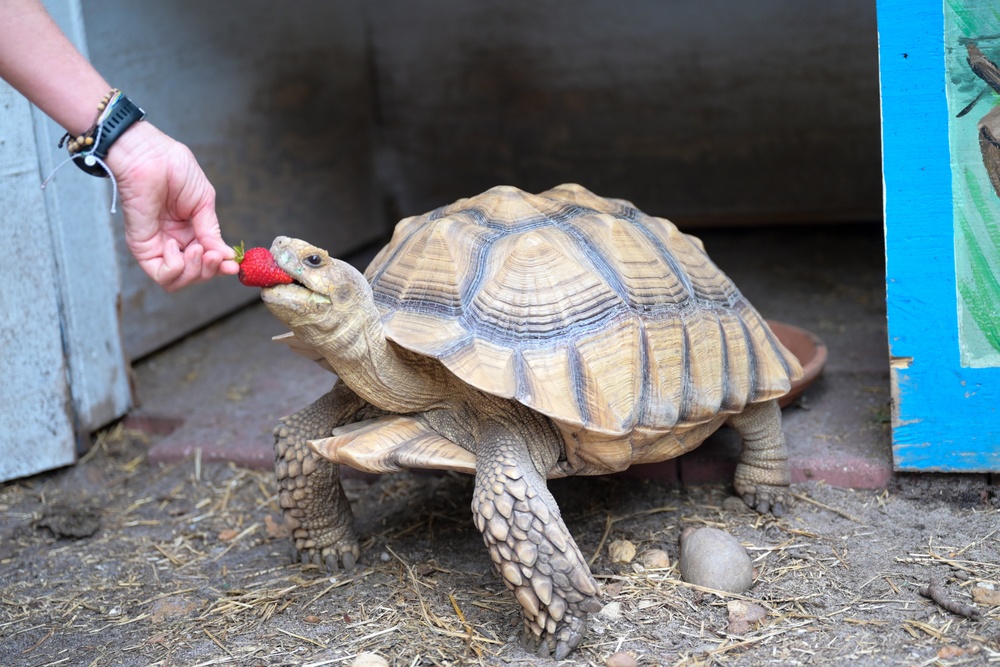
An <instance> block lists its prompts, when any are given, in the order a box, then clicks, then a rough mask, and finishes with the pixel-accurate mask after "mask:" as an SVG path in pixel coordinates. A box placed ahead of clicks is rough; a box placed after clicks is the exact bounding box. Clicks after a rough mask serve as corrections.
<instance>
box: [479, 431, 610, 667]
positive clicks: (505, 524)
mask: <svg viewBox="0 0 1000 667" xmlns="http://www.w3.org/2000/svg"><path fill="white" fill-rule="evenodd" d="M476 454H477V471H476V488H475V494H474V496H473V500H472V511H473V516H474V519H475V522H476V526H477V527H478V528H479V530H480V531H482V533H483V540H484V541H485V542H486V546H487V547H488V548H489V551H490V556H491V557H492V559H493V562H494V563H495V564H496V566H497V569H498V570H499V571H500V575H501V576H502V577H503V580H504V583H505V584H506V585H507V588H509V589H511V590H512V591H513V592H514V597H515V598H517V601H518V602H519V603H520V604H521V607H522V609H523V611H524V620H525V640H526V641H525V644H526V648H529V649H531V650H535V651H537V652H538V653H539V654H540V655H549V654H550V653H551V654H554V656H555V658H556V659H557V660H561V659H563V658H565V657H566V655H567V654H568V653H569V652H570V651H571V650H572V649H573V648H575V647H576V646H577V644H579V643H580V641H582V640H583V636H584V632H585V631H586V626H587V614H588V613H590V612H596V611H599V610H600V609H601V607H602V605H601V602H600V600H599V599H598V594H599V591H600V589H599V587H598V585H597V582H596V581H595V580H594V578H593V576H591V573H590V568H589V567H588V566H587V561H586V559H584V557H583V554H581V553H580V549H579V548H578V547H577V546H576V542H575V541H574V540H573V537H572V536H571V535H570V533H569V530H568V529H567V527H566V524H565V523H563V520H562V517H561V515H560V512H559V507H558V506H557V505H556V502H555V499H554V498H553V497H552V494H551V493H549V491H548V489H547V488H546V486H545V478H544V477H543V476H542V475H541V474H539V472H538V471H537V470H536V469H535V466H534V465H533V463H532V459H531V455H530V454H529V452H528V448H527V444H526V442H525V440H524V438H523V436H519V435H517V434H516V433H514V429H507V428H503V427H499V426H496V425H490V426H487V427H486V428H484V430H483V432H482V439H481V441H480V443H479V446H478V451H477V452H476Z"/></svg>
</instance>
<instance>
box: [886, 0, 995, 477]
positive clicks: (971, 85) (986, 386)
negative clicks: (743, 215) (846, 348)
mask: <svg viewBox="0 0 1000 667" xmlns="http://www.w3.org/2000/svg"><path fill="white" fill-rule="evenodd" d="M878 19H879V41H880V49H881V59H880V62H881V81H882V117H883V129H882V131H883V145H884V156H883V171H884V179H885V229H886V254H887V260H886V274H887V283H888V315H889V344H890V349H891V354H892V384H893V452H894V455H895V464H896V467H897V468H898V469H900V470H936V471H948V472H958V471H963V472H977V471H979V472H982V471H997V470H1000V446H998V444H1000V442H998V441H1000V415H998V414H997V406H998V404H1000V367H998V366H997V363H996V359H995V358H994V359H993V360H992V361H991V360H990V356H991V355H990V354H989V353H987V354H983V355H981V356H979V357H978V361H976V362H975V363H973V359H974V358H975V357H976V355H975V354H974V348H975V347H976V346H977V345H978V343H976V344H973V343H971V342H970V341H969V340H968V339H967V338H966V332H962V329H963V328H967V327H969V326H974V327H975V328H976V329H977V330H978V331H979V334H980V335H981V336H982V335H995V334H996V332H997V331H998V330H1000V317H998V314H997V313H998V312H1000V311H998V300H1000V291H996V290H994V291H993V292H992V294H993V296H992V297H986V298H983V297H978V299H977V298H976V297H973V298H970V297H969V292H968V290H969V285H970V283H969V282H968V281H969V280H970V276H971V275H972V274H971V273H970V271H971V267H970V266H969V265H968V263H969V258H970V256H971V248H970V247H969V242H970V236H969V235H968V234H967V230H972V229H973V228H974V227H975V226H976V225H983V226H985V228H986V229H984V233H983V234H981V235H979V234H976V233H975V232H973V236H972V237H971V238H972V239H973V240H976V242H977V243H982V244H983V246H982V247H981V250H982V252H983V253H985V254H984V257H985V256H987V255H988V256H992V257H996V256H997V253H998V250H1000V248H998V247H997V245H998V241H997V240H996V238H995V237H994V238H993V239H991V236H990V232H989V231H988V230H989V229H992V230H993V231H994V232H995V230H996V225H997V221H998V217H1000V199H998V197H997V194H996V193H995V192H993V189H992V187H991V186H990V185H989V178H988V175H987V174H986V172H985V165H984V162H983V156H982V155H981V154H980V150H979V146H978V143H977V134H978V127H977V123H978V121H979V119H980V118H982V117H983V115H984V114H986V113H987V112H988V111H989V109H990V108H991V107H993V106H995V105H996V104H997V101H998V96H997V94H996V93H994V92H993V91H987V94H986V96H985V97H984V99H983V101H981V102H979V103H978V104H977V105H976V106H974V107H973V109H972V110H971V112H970V113H968V114H965V115H962V116H959V112H960V111H961V110H962V108H963V107H965V106H966V105H967V104H968V103H969V102H972V101H973V100H974V99H975V98H976V96H977V94H978V93H979V92H980V91H981V90H982V89H983V88H985V87H986V84H985V83H984V82H982V81H978V80H977V78H976V77H975V76H974V75H973V74H972V73H971V70H970V68H969V64H968V62H967V57H968V55H969V52H968V49H967V45H968V44H969V43H975V42H981V43H980V47H981V48H982V50H983V52H984V53H986V55H988V56H990V57H992V58H993V60H994V62H995V61H997V60H998V59H1000V44H998V42H997V39H996V35H997V34H1000V20H998V18H997V16H996V13H995V4H994V3H992V2H988V1H986V0H983V1H982V2H977V1H975V0H962V1H956V2H945V3H942V2H941V0H880V2H879V3H878ZM949 132H951V139H952V141H951V143H950V142H949ZM971 189H978V190H979V192H978V194H976V193H973V192H971ZM956 248H958V250H959V252H958V253H957V254H956ZM993 263H994V265H996V260H995V259H994V260H993ZM989 265H990V263H989V261H988V260H987V261H986V264H984V266H986V267H988V266H989ZM956 267H957V273H956ZM980 268H982V267H980ZM989 274H990V271H988V270H987V271H985V274H982V272H981V276H980V277H981V279H984V280H985V281H986V282H989V281H990V280H991V279H992V280H993V281H994V282H995V274H994V275H993V276H990V275H989ZM975 282H976V280H975V277H974V276H973V278H972V283H973V287H975ZM977 300H978V303H977ZM983 305H985V306H986V307H987V312H988V318H989V319H988V320H987V321H985V322H982V323H976V322H975V321H972V322H971V324H970V319H969V318H971V316H972V314H971V312H970V308H974V307H977V306H983ZM979 342H981V341H979ZM987 347H988V346H987ZM970 353H972V356H970ZM994 357H995V355H994ZM975 366H978V367H975Z"/></svg>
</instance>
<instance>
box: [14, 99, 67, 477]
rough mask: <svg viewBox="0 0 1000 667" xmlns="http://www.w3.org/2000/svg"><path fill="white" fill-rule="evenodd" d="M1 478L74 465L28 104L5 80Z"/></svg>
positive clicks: (53, 276)
mask: <svg viewBox="0 0 1000 667" xmlns="http://www.w3.org/2000/svg"><path fill="white" fill-rule="evenodd" d="M0 126H2V127H3V139H2V140H0V182H2V183H3V187H2V188H0V211H3V215H2V216H0V231H2V232H3V238H4V242H3V243H0V266H3V267H4V273H5V274H6V275H7V276H8V277H12V276H18V278H17V280H16V285H15V284H11V285H8V286H6V287H4V288H3V289H0V314H2V315H0V378H3V380H2V381H0V406H2V408H0V480H7V479H12V478H15V477H21V476H24V475H30V474H33V473H36V472H40V471H42V470H48V469H50V468H55V467H57V466H61V465H67V464H69V463H72V462H73V460H74V457H75V445H74V437H73V420H72V415H71V405H72V404H71V402H70V396H69V386H68V384H67V382H66V379H67V368H66V364H65V361H64V358H63V341H62V335H61V332H60V329H61V326H60V317H59V291H58V286H57V280H58V273H57V267H56V264H57V262H56V259H55V255H54V254H53V252H52V247H51V244H50V243H49V240H48V227H47V220H46V212H45V202H44V200H43V197H42V191H41V190H39V189H38V184H39V181H38V154H37V151H36V149H35V136H34V133H33V132H32V121H31V109H30V106H29V105H28V102H27V101H26V100H25V99H24V98H23V97H21V96H20V95H19V94H18V93H16V92H14V90H13V89H12V88H10V87H9V86H8V85H7V84H5V83H3V82H2V81H0Z"/></svg>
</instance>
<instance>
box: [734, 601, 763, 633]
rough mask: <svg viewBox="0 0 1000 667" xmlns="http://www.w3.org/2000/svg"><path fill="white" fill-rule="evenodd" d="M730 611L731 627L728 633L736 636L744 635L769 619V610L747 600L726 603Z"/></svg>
mask: <svg viewBox="0 0 1000 667" xmlns="http://www.w3.org/2000/svg"><path fill="white" fill-rule="evenodd" d="M726 609H728V610H729V627H728V628H726V630H727V631H729V632H730V633H732V634H734V635H744V634H746V633H747V632H749V631H750V628H751V627H753V626H754V625H755V624H757V623H760V622H761V621H763V620H764V619H765V618H766V617H767V610H766V609H764V608H763V607H761V606H760V605H759V604H754V603H753V602H747V601H745V600H730V601H729V602H727V603H726Z"/></svg>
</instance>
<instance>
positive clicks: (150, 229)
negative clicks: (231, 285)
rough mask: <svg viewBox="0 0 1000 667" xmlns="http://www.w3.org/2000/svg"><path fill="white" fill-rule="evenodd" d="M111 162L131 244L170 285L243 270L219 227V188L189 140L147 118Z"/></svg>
mask: <svg viewBox="0 0 1000 667" xmlns="http://www.w3.org/2000/svg"><path fill="white" fill-rule="evenodd" d="M105 162H106V163H107V165H108V167H110V169H111V172H112V173H113V174H114V175H115V179H116V180H117V181H118V194H119V197H120V199H121V208H122V214H123V215H124V216H125V241H126V243H127V245H128V248H129V250H131V251H132V254H133V255H134V256H135V258H136V260H137V261H138V262H139V266H140V267H142V270H143V271H145V272H146V274H147V275H148V276H149V277H150V278H152V279H153V280H155V281H156V282H157V283H158V284H159V285H160V286H162V287H163V289H165V290H166V291H168V292H173V291H175V290H178V289H181V288H182V287H185V286H187V285H191V284H193V283H197V282H200V281H204V280H208V279H210V278H212V277H213V276H215V275H217V274H220V273H221V274H229V275H232V274H235V273H237V272H239V265H238V264H237V263H236V262H235V261H234V259H233V258H234V257H235V252H234V251H233V249H232V248H230V247H229V246H228V245H227V244H226V243H225V242H224V241H223V240H222V234H221V232H220V230H219V219H218V217H217V216H216V213H215V189H214V188H213V187H212V184H211V183H209V182H208V178H207V177H206V176H205V173H204V172H203V171H202V170H201V167H199V166H198V162H197V161H196V160H195V157H194V155H193V154H192V153H191V151H190V150H189V149H188V148H187V146H185V145H183V144H181V143H179V142H177V141H175V140H173V139H171V138H170V137H168V136H167V135H165V134H164V133H163V132H161V131H159V130H158V129H156V128H155V127H153V126H152V125H150V124H149V123H148V122H140V123H136V124H135V125H133V126H132V127H131V128H129V129H128V131H126V132H125V133H124V134H122V136H121V137H119V138H118V140H117V141H116V142H115V143H114V145H113V146H112V147H111V149H110V150H109V151H108V156H107V159H106V160H105Z"/></svg>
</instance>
